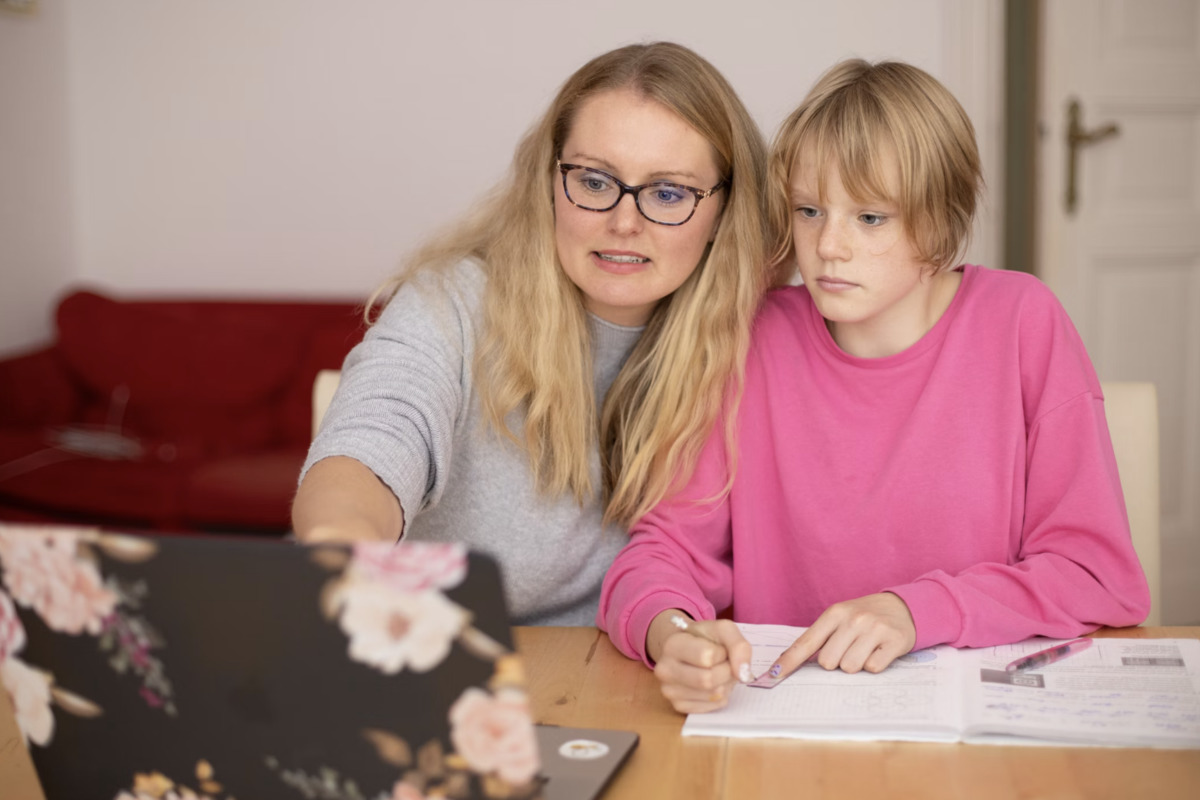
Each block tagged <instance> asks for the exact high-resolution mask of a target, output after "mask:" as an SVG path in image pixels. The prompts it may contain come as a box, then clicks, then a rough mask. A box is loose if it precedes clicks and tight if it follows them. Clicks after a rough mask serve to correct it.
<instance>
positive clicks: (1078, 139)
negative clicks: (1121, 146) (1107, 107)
mask: <svg viewBox="0 0 1200 800" xmlns="http://www.w3.org/2000/svg"><path fill="white" fill-rule="evenodd" d="M1082 117H1083V109H1082V108H1081V107H1080V105H1079V101H1078V100H1077V99H1074V98H1072V99H1071V102H1070V103H1068V104H1067V213H1068V214H1074V213H1075V207H1076V206H1077V205H1078V204H1079V199H1078V196H1077V193H1076V189H1075V184H1076V180H1077V176H1078V173H1079V150H1080V148H1082V147H1084V146H1086V145H1089V144H1095V143H1096V142H1099V141H1101V140H1103V139H1108V138H1109V137H1112V136H1116V135H1117V134H1119V133H1120V132H1121V129H1120V128H1118V127H1117V125H1116V123H1114V122H1110V123H1108V124H1107V125H1101V126H1100V127H1099V128H1094V129H1092V130H1090V131H1089V130H1084V127H1083V121H1082V119H1081V118H1082Z"/></svg>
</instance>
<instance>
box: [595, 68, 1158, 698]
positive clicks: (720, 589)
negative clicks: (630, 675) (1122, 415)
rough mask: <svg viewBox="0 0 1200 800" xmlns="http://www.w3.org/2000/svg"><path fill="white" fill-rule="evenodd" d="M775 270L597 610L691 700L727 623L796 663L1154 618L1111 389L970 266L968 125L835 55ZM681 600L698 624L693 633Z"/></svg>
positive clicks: (1079, 348) (1004, 286)
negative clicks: (722, 390)
mask: <svg viewBox="0 0 1200 800" xmlns="http://www.w3.org/2000/svg"><path fill="white" fill-rule="evenodd" d="M768 180H769V184H770V189H769V197H768V203H769V207H770V208H771V209H772V214H773V216H774V220H775V222H777V223H778V224H779V226H780V229H781V230H782V231H784V234H783V235H782V237H781V241H780V246H779V248H778V251H777V252H778V260H779V261H780V262H781V263H789V262H794V263H796V264H797V265H798V267H799V270H800V275H801V277H802V279H803V282H804V285H803V286H796V287H787V288H783V289H778V290H776V291H774V292H772V293H771V294H770V295H769V296H768V298H767V299H766V301H765V303H764V306H763V308H762V310H761V312H760V314H759V316H758V318H757V321H756V323H755V329H754V333H753V337H752V341H751V348H750V353H749V357H748V360H747V364H746V376H745V391H744V394H743V397H742V402H741V405H740V406H739V407H738V409H737V410H736V412H734V414H735V417H734V420H735V424H736V433H737V437H738V457H737V463H736V470H735V469H734V465H733V464H731V463H730V462H729V461H728V459H727V457H726V452H725V450H724V449H723V448H722V447H721V446H720V444H721V440H720V437H719V436H714V437H713V438H712V439H710V441H709V445H708V446H707V447H706V449H705V450H703V451H702V453H701V457H700V460H699V462H698V464H697V467H696V470H695V473H694V474H693V476H692V478H691V481H690V483H689V484H688V485H687V487H686V488H685V489H684V490H683V491H682V492H680V493H678V494H676V495H674V496H672V497H671V498H669V499H668V500H667V501H665V502H663V503H661V504H660V505H659V506H657V507H656V508H655V509H653V510H652V511H651V512H650V513H649V514H647V515H646V516H645V517H643V518H642V519H641V520H639V521H638V522H637V523H636V524H635V525H634V526H633V530H632V534H631V541H630V544H629V545H628V546H627V547H626V548H625V550H623V551H622V553H621V554H620V555H619V556H618V557H617V559H616V561H615V562H614V564H613V567H612V569H611V570H610V571H609V573H608V576H607V578H606V579H605V584H604V590H603V594H602V597H601V607H600V614H599V616H598V621H599V623H600V624H601V625H602V626H603V627H604V628H605V629H607V631H608V632H609V635H610V636H611V637H612V640H613V642H614V643H615V644H616V645H617V647H619V648H620V649H621V650H622V651H623V652H625V653H626V654H627V655H629V656H630V657H634V658H641V659H644V660H645V661H646V662H647V663H648V664H654V665H656V673H657V675H658V677H659V679H660V682H661V686H662V691H663V694H664V695H665V696H666V697H667V698H668V699H669V700H670V701H671V702H672V703H673V705H674V706H675V708H676V709H678V710H679V711H682V712H693V711H706V710H710V709H713V708H718V707H720V706H722V705H724V704H725V702H726V700H727V697H728V692H729V689H730V688H731V686H732V685H733V683H734V682H735V681H736V680H745V679H748V678H749V677H750V675H749V668H748V665H749V658H750V648H749V645H748V644H747V643H746V642H745V640H744V639H743V638H742V637H741V635H740V634H739V633H738V632H737V629H736V626H735V625H734V624H733V622H731V621H729V620H719V621H715V622H714V621H710V620H713V619H714V617H715V616H716V615H717V614H718V613H720V612H722V611H724V610H726V609H731V612H730V616H732V618H733V620H737V621H745V622H759V623H785V624H793V625H800V626H808V630H807V632H806V633H804V634H803V635H802V636H801V637H800V638H799V639H798V640H797V641H796V642H795V643H794V644H793V645H792V646H791V647H790V648H789V649H788V650H787V651H786V652H785V653H784V655H783V656H782V657H781V658H780V660H779V662H778V663H777V664H776V665H774V667H772V669H771V670H769V673H770V674H772V675H774V676H776V677H783V676H786V675H787V674H789V673H790V672H791V671H792V670H794V669H796V668H797V667H799V666H800V665H801V664H803V663H804V662H805V661H806V660H808V659H809V658H810V657H813V656H815V658H816V661H817V662H818V663H819V664H820V666H821V667H824V668H825V669H836V668H840V669H842V670H845V671H847V672H857V671H859V670H864V669H865V670H867V671H870V672H878V671H880V670H882V669H884V668H885V667H887V666H888V664H890V663H891V662H892V660H893V659H895V658H897V657H898V656H900V655H903V654H905V653H907V652H909V651H910V650H913V649H920V648H924V647H929V646H931V645H936V644H942V643H948V644H951V645H955V646H985V645H996V644H1002V643H1007V642H1013V641H1017V640H1021V639H1024V638H1026V637H1030V636H1034V635H1039V634H1040V635H1045V636H1052V637H1072V636H1077V635H1079V634H1082V633H1085V632H1088V631H1091V630H1093V629H1095V628H1097V627H1099V626H1101V625H1113V626H1122V625H1133V624H1136V623H1138V622H1140V621H1142V620H1143V619H1144V618H1145V616H1146V614H1147V612H1148V609H1149V594H1148V590H1147V587H1146V582H1145V578H1144V575H1143V573H1142V570H1141V567H1140V565H1139V563H1138V560H1137V556H1136V555H1135V553H1134V550H1133V547H1132V544H1131V542H1130V533H1129V525H1128V521H1127V518H1126V514H1125V508H1124V502H1123V499H1122V494H1121V487H1120V483H1119V481H1118V478H1117V468H1116V463H1115V460H1114V457H1113V451H1112V445H1111V442H1110V440H1109V434H1108V429H1107V427H1106V423H1105V418H1104V401H1103V397H1102V396H1101V392H1100V385H1099V382H1098V381H1097V378H1096V374H1095V372H1094V370H1093V368H1092V365H1091V363H1090V361H1089V360H1088V356H1087V353H1086V352H1085V350H1084V347H1083V344H1082V342H1081V341H1080V339H1079V336H1078V335H1077V333H1076V331H1075V329H1074V327H1073V326H1072V324H1071V322H1070V320H1069V319H1068V317H1067V315H1066V313H1065V312H1064V311H1063V309H1062V307H1061V306H1060V305H1059V303H1058V302H1057V301H1056V299H1055V298H1054V296H1053V295H1052V294H1051V293H1050V292H1049V291H1048V290H1047V289H1046V288H1045V287H1044V286H1043V285H1042V284H1041V283H1039V282H1038V281H1037V279H1035V278H1033V277H1032V276H1029V275H1026V274H1023V273H1018V272H1004V271H996V270H988V269H984V268H981V267H978V266H971V265H964V266H959V265H958V261H957V259H958V257H959V256H960V254H961V252H962V250H963V248H964V244H965V242H966V240H967V237H968V233H969V230H970V227H971V223H972V219H973V216H974V212H975V204H976V198H977V196H978V191H979V187H980V185H981V176H980V170H979V159H978V154H977V150H976V145H975V140H974V132H973V129H972V127H971V124H970V121H969V120H968V118H967V116H966V114H965V113H964V112H963V110H962V108H961V107H960V106H959V104H958V103H957V102H956V101H955V100H954V98H953V97H952V96H951V95H950V93H949V92H948V91H947V90H946V89H945V87H943V86H942V85H941V84H940V83H938V82H937V81H936V80H934V79H933V78H932V77H930V76H929V75H928V74H926V73H925V72H923V71H921V70H919V69H917V68H915V67H912V66H909V65H906V64H901V63H879V64H874V65H872V64H868V63H866V62H863V61H859V60H853V61H847V62H843V63H840V64H838V65H836V66H835V67H834V68H832V69H831V70H830V71H829V72H827V73H826V74H825V75H824V76H823V77H822V78H821V79H820V80H819V81H818V83H817V84H816V85H815V87H814V88H813V89H812V91H811V92H810V94H809V95H808V97H807V98H806V99H805V100H804V102H803V103H802V104H801V106H800V107H799V108H798V109H797V110H796V111H795V112H794V113H793V114H792V115H791V116H790V117H789V118H788V119H787V120H786V121H785V123H784V124H783V126H782V128H781V130H780V132H779V133H778V135H777V138H776V141H775V144H774V147H773V151H772V154H771V160H770V165H769V177H768ZM674 614H683V615H687V616H690V617H691V618H693V619H694V620H699V621H698V622H695V623H693V627H695V628H697V629H698V630H699V632H701V633H703V634H707V635H709V636H711V637H712V638H713V639H714V640H715V641H716V642H720V644H715V643H712V642H709V641H706V640H705V639H704V638H702V637H700V636H689V635H682V634H681V633H680V632H679V630H678V629H677V628H676V627H675V626H674V625H672V624H671V621H670V617H671V616H672V615H674Z"/></svg>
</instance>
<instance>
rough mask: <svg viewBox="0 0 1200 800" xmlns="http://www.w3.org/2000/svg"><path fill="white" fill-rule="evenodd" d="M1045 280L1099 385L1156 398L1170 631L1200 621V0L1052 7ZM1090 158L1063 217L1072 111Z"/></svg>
mask: <svg viewBox="0 0 1200 800" xmlns="http://www.w3.org/2000/svg"><path fill="white" fill-rule="evenodd" d="M1042 7H1043V14H1044V16H1043V34H1044V36H1043V47H1042V64H1043V77H1042V98H1041V107H1040V109H1039V116H1040V122H1041V131H1042V137H1041V143H1040V145H1039V158H1040V164H1041V168H1040V171H1039V183H1040V188H1039V197H1038V202H1039V225H1040V230H1041V241H1040V243H1039V247H1038V257H1039V271H1040V274H1041V277H1042V279H1043V280H1045V281H1046V283H1047V284H1049V286H1050V287H1051V288H1052V289H1053V290H1054V291H1055V292H1056V293H1057V294H1058V296H1059V298H1061V299H1062V301H1063V303H1064V305H1065V306H1066V307H1067V310H1068V312H1070V314H1071V317H1072V319H1074V321H1075V324H1076V326H1077V327H1078V328H1079V330H1080V333H1081V334H1082V335H1083V338H1084V341H1085V343H1086V344H1087V347H1088V351H1089V353H1090V354H1091V356H1092V360H1093V361H1094V363H1095V365H1096V370H1097V372H1099V374H1100V378H1101V379H1102V380H1149V381H1153V382H1154V383H1155V384H1157V386H1158V392H1159V415H1160V425H1161V459H1162V464H1161V479H1162V484H1161V485H1162V491H1161V496H1162V563H1163V572H1162V580H1163V622H1164V624H1200V0H1047V1H1046V2H1044V3H1042ZM1072 99H1075V100H1078V102H1079V109H1080V118H1081V127H1082V128H1083V129H1084V130H1085V131H1088V132H1092V133H1095V132H1097V131H1100V130H1102V129H1103V128H1104V127H1105V126H1107V125H1109V124H1112V125H1115V126H1116V127H1117V129H1118V130H1117V132H1116V133H1115V134H1113V135H1109V136H1101V137H1097V138H1096V140H1095V141H1094V142H1092V143H1090V144H1083V145H1081V146H1080V147H1079V148H1078V150H1077V154H1076V175H1075V177H1076V198H1077V205H1076V207H1075V210H1074V211H1073V212H1068V211H1067V209H1066V208H1065V196H1066V192H1067V177H1068V172H1069V163H1068V162H1069V158H1068V147H1067V144H1066V137H1067V128H1068V125H1067V118H1068V111H1067V109H1068V105H1069V103H1070V101H1071V100H1072Z"/></svg>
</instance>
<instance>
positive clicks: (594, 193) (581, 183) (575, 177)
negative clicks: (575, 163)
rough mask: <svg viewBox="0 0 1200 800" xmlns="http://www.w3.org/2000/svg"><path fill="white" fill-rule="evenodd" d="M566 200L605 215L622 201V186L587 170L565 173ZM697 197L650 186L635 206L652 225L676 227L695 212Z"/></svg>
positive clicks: (684, 189) (661, 185)
mask: <svg viewBox="0 0 1200 800" xmlns="http://www.w3.org/2000/svg"><path fill="white" fill-rule="evenodd" d="M563 186H564V188H565V189H566V190H567V198H568V199H569V200H570V201H571V202H572V203H574V204H575V205H577V206H579V207H580V208H586V209H588V210H589V211H607V210H609V209H610V208H612V207H613V206H615V205H616V204H617V201H619V200H620V199H621V186H620V184H618V183H617V181H616V179H614V178H613V177H612V176H611V175H609V174H607V173H604V172H600V171H599V170H594V169H588V168H587V167H574V168H572V169H569V170H567V173H566V175H565V176H564V178H563ZM697 202H698V198H697V196H696V193H695V192H693V191H692V190H691V189H689V188H688V187H686V186H679V185H678V184H674V183H651V184H649V185H647V186H643V187H642V188H641V190H639V191H638V195H637V203H638V208H640V209H641V211H642V214H644V215H645V217H646V218H647V219H649V220H651V221H653V222H659V223H662V224H664V225H679V224H681V223H683V222H686V221H687V220H688V219H689V218H690V217H691V216H692V211H693V210H694V209H695V208H696V203H697Z"/></svg>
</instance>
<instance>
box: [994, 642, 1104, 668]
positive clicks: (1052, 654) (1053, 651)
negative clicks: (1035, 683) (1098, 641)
mask: <svg viewBox="0 0 1200 800" xmlns="http://www.w3.org/2000/svg"><path fill="white" fill-rule="evenodd" d="M1091 646H1092V640H1091V639H1076V640H1075V641H1073V642H1065V643H1063V644H1056V645H1055V646H1054V647H1047V648H1046V649H1045V650H1039V651H1037V652H1036V653H1031V654H1029V655H1027V656H1022V657H1021V658H1018V659H1017V660H1016V661H1013V662H1012V663H1011V664H1009V665H1008V666H1007V667H1005V668H1004V669H1005V671H1007V672H1021V671H1024V670H1027V669H1037V668H1038V667H1044V666H1046V665H1047V664H1053V663H1054V662H1055V661H1062V660H1063V659H1064V658H1066V657H1067V656H1073V655H1075V654H1076V653H1082V652H1083V651H1084V650H1087V649H1088V648H1089V647H1091Z"/></svg>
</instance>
